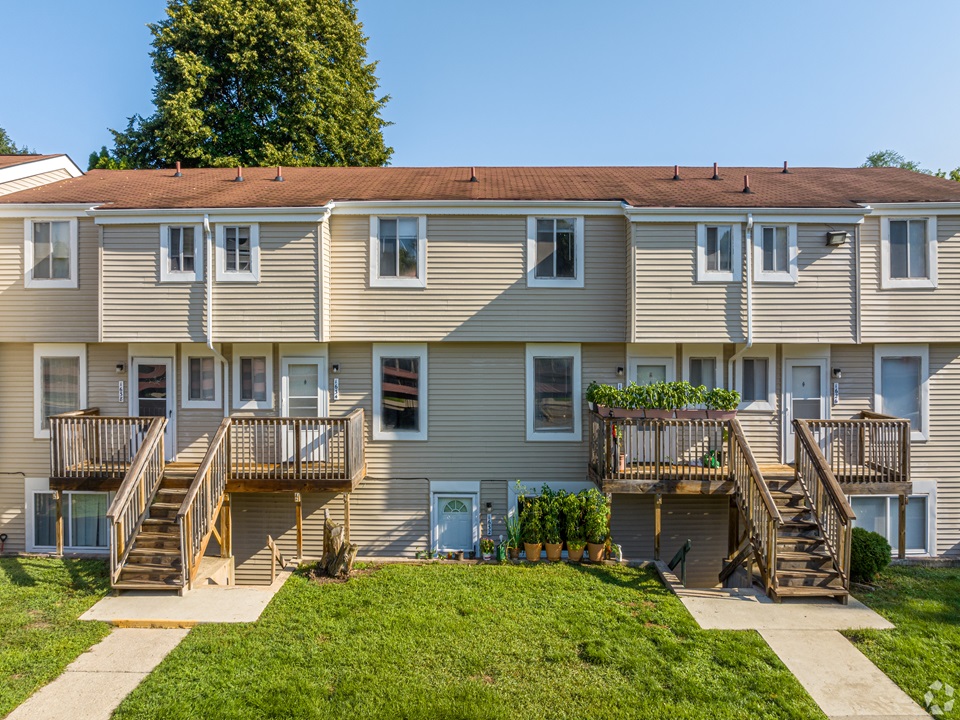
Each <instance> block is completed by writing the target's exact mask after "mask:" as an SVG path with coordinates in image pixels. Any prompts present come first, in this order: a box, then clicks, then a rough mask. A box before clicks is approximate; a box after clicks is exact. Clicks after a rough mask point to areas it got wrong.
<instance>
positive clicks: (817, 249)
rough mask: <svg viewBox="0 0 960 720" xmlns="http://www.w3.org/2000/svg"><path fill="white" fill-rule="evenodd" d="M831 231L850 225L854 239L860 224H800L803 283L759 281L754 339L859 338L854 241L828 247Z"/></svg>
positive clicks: (799, 269) (755, 294)
mask: <svg viewBox="0 0 960 720" xmlns="http://www.w3.org/2000/svg"><path fill="white" fill-rule="evenodd" d="M757 222H758V223H759V222H760V221H759V220H757ZM758 227H759V224H758V225H755V226H754V230H755V231H756V229H757V228H758ZM828 230H838V231H841V230H845V231H846V232H848V233H850V237H851V238H852V237H853V234H854V232H855V231H856V228H855V227H854V226H852V225H850V226H845V225H836V226H834V225H831V226H829V227H828V226H826V225H804V224H798V225H797V250H798V256H797V284H796V285H792V284H777V283H754V287H753V332H754V342H774V341H776V342H827V341H834V342H853V341H854V340H855V339H856V336H855V333H856V326H855V309H856V308H855V290H856V275H855V268H854V251H853V245H854V244H853V241H852V240H851V241H849V242H846V243H844V244H843V245H840V246H836V247H828V246H827V244H826V235H827V231H828ZM744 302H745V300H744Z"/></svg>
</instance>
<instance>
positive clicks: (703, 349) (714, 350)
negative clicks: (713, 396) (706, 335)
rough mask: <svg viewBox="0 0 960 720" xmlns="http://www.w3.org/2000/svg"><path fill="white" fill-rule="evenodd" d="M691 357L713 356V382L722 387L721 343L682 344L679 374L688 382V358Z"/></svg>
mask: <svg viewBox="0 0 960 720" xmlns="http://www.w3.org/2000/svg"><path fill="white" fill-rule="evenodd" d="M692 358H713V359H714V360H715V361H716V366H715V367H716V370H715V372H714V376H715V377H714V378H713V383H714V386H715V387H718V388H722V387H723V386H724V382H723V345H722V344H720V343H684V344H683V367H682V368H681V376H682V378H683V379H684V380H686V381H687V382H690V360H691V359H692Z"/></svg>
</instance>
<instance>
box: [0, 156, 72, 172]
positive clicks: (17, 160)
mask: <svg viewBox="0 0 960 720" xmlns="http://www.w3.org/2000/svg"><path fill="white" fill-rule="evenodd" d="M61 155H62V153H58V154H56V155H0V169H2V168H8V167H14V166H15V165H26V164H27V163H32V162H37V161H38V160H49V159H50V158H55V157H60V156H61Z"/></svg>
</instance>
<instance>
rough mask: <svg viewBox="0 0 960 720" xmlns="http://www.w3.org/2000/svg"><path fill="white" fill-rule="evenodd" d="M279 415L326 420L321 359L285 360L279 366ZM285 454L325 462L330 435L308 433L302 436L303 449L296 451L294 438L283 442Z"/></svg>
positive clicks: (322, 361) (323, 363)
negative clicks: (298, 455)
mask: <svg viewBox="0 0 960 720" xmlns="http://www.w3.org/2000/svg"><path fill="white" fill-rule="evenodd" d="M280 375H281V381H280V382H281V389H280V415H281V416H282V417H291V418H318V417H326V416H327V413H328V410H327V361H326V359H325V358H322V357H307V358H283V360H282V361H281V363H280ZM284 443H285V447H284V453H285V454H286V455H287V458H288V459H289V460H291V461H292V460H293V459H294V456H295V453H296V452H299V453H300V457H301V459H303V460H312V461H318V460H323V459H325V458H326V443H327V433H326V432H325V431H323V430H319V429H316V430H308V431H306V432H303V433H301V437H300V447H299V448H294V440H293V437H292V435H291V436H290V437H285V438H284Z"/></svg>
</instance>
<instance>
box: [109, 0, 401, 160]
mask: <svg viewBox="0 0 960 720" xmlns="http://www.w3.org/2000/svg"><path fill="white" fill-rule="evenodd" d="M149 27H150V30H151V31H152V33H153V38H154V39H153V50H152V51H151V53H150V55H151V57H152V58H153V69H154V72H155V74H156V77H157V82H156V86H155V88H154V91H153V95H154V105H155V106H156V112H155V113H154V114H153V115H151V116H150V117H146V118H144V117H141V116H139V115H134V116H133V117H132V118H129V123H128V125H127V128H126V130H124V131H122V132H118V131H115V130H111V132H112V133H113V136H114V148H113V150H112V151H111V152H110V153H109V156H103V154H102V153H101V154H100V156H98V160H97V163H96V166H99V167H118V166H119V167H135V168H137V167H162V166H169V165H171V164H172V163H173V162H175V161H177V160H179V161H181V162H182V163H183V164H184V166H187V167H191V166H192V167H203V166H221V167H222V166H229V165H236V164H241V165H274V164H281V165H291V166H292V165H301V166H302V165H368V166H375V165H384V164H386V163H387V162H388V161H389V159H390V155H391V154H392V152H393V149H392V148H389V147H387V146H386V145H385V144H384V140H383V127H384V126H385V125H387V124H388V123H387V122H386V121H384V120H383V118H382V117H381V111H382V110H383V107H384V105H385V103H386V102H387V101H388V100H389V97H388V96H380V97H378V96H377V90H378V83H377V78H376V75H375V74H374V73H375V70H376V63H375V62H369V61H368V60H367V51H366V42H367V38H366V37H364V35H363V32H362V26H361V25H360V23H359V22H358V21H357V10H356V4H355V0H169V1H168V6H167V17H166V19H164V20H163V21H161V22H159V23H155V24H151V25H150V26H149ZM91 161H93V157H91ZM91 164H93V163H91Z"/></svg>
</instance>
